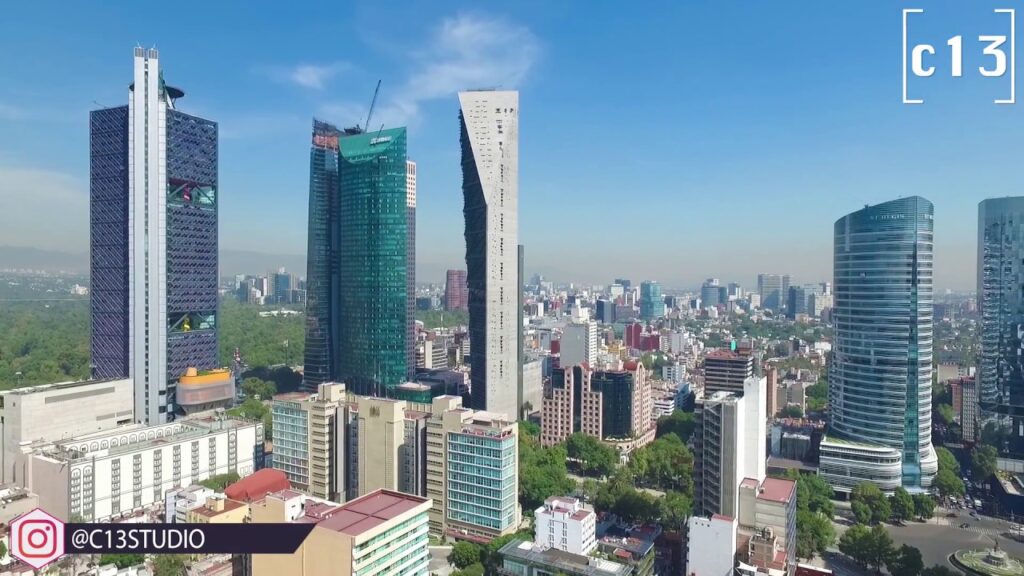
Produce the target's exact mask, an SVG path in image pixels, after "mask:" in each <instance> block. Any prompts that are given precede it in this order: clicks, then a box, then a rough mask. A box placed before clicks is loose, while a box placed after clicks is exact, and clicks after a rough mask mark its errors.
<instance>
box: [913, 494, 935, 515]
mask: <svg viewBox="0 0 1024 576" xmlns="http://www.w3.org/2000/svg"><path fill="white" fill-rule="evenodd" d="M914 515H915V516H917V517H918V518H921V519H923V520H928V519H929V518H931V517H932V516H934V515H935V499H934V498H932V497H931V496H929V495H928V494H914Z"/></svg>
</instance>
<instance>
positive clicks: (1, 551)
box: [0, 540, 7, 560]
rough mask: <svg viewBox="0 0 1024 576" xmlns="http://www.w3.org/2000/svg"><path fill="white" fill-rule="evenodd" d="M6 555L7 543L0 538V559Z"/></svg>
mask: <svg viewBox="0 0 1024 576" xmlns="http://www.w3.org/2000/svg"><path fill="white" fill-rule="evenodd" d="M6 557H7V544H5V543H4V542H3V541H2V540H0V560H3V559H4V558H6Z"/></svg>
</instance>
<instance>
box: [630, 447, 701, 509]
mask: <svg viewBox="0 0 1024 576" xmlns="http://www.w3.org/2000/svg"><path fill="white" fill-rule="evenodd" d="M629 470H630V472H631V474H632V475H633V477H634V480H636V482H637V484H639V485H641V486H646V487H649V488H657V489H659V490H663V491H669V490H672V491H676V492H681V493H683V494H686V495H689V496H692V495H693V454H692V453H691V452H690V450H689V448H687V447H686V444H684V443H683V441H682V440H680V439H679V436H676V435H675V434H668V435H666V436H662V437H661V438H657V439H656V440H655V441H654V442H651V443H650V444H648V445H647V446H644V447H643V448H641V449H639V450H637V451H635V452H633V454H632V455H631V456H630V459H629Z"/></svg>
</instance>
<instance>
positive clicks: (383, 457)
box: [355, 396, 429, 496]
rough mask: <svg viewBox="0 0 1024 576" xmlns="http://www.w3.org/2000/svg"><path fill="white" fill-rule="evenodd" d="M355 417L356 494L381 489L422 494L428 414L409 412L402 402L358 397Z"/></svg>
mask: <svg viewBox="0 0 1024 576" xmlns="http://www.w3.org/2000/svg"><path fill="white" fill-rule="evenodd" d="M355 415H356V423H357V424H356V426H357V427H358V431H357V432H356V437H357V438H358V441H357V445H358V449H357V450H358V464H357V469H358V478H359V480H358V494H359V495H364V494H368V493H370V492H373V491H376V490H381V489H384V490H394V491H398V492H403V493H406V494H415V495H419V496H423V495H425V494H426V464H427V457H426V456H427V455H426V441H427V418H428V417H429V414H427V413H425V412H417V411H415V410H409V409H408V408H407V404H406V402H405V401H403V400H392V399H388V398H372V397H369V396H360V397H358V399H357V401H356V408H355Z"/></svg>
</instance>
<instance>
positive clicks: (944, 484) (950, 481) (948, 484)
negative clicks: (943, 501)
mask: <svg viewBox="0 0 1024 576" xmlns="http://www.w3.org/2000/svg"><path fill="white" fill-rule="evenodd" d="M932 486H934V487H935V489H936V490H938V491H939V496H942V497H943V498H949V497H950V496H963V495H964V493H965V492H966V489H965V488H964V481H963V480H961V479H960V477H959V476H957V475H956V474H954V473H953V471H952V470H950V469H949V468H940V469H939V472H938V474H936V475H935V480H933V481H932Z"/></svg>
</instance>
